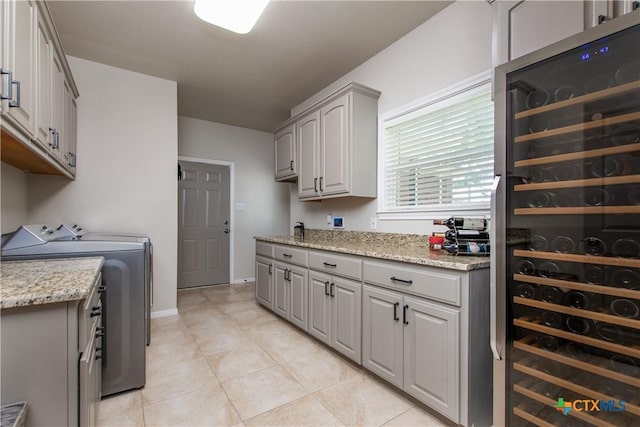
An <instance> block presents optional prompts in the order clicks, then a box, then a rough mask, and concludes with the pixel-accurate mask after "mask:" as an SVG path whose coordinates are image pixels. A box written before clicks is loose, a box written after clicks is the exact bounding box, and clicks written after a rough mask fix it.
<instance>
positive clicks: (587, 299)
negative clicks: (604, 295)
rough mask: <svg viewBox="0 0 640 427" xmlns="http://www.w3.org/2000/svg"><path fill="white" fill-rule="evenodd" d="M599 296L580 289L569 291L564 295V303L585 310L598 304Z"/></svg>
mask: <svg viewBox="0 0 640 427" xmlns="http://www.w3.org/2000/svg"><path fill="white" fill-rule="evenodd" d="M598 300H599V298H598V297H597V296H596V294H592V293H589V292H582V291H569V292H567V294H566V295H565V301H566V304H567V305H568V306H569V307H574V308H580V309H582V310H586V309H588V308H593V307H595V306H597V305H598Z"/></svg>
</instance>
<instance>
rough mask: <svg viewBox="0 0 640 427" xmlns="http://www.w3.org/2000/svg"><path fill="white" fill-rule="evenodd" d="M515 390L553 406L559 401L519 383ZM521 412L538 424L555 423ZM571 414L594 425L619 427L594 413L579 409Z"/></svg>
mask: <svg viewBox="0 0 640 427" xmlns="http://www.w3.org/2000/svg"><path fill="white" fill-rule="evenodd" d="M513 390H514V391H516V392H517V393H520V394H521V395H523V396H526V397H529V398H531V399H534V400H536V401H538V402H540V403H543V404H545V405H547V406H549V407H551V408H553V406H554V405H556V404H557V403H558V402H557V401H554V400H553V399H550V398H548V397H547V396H542V395H540V394H538V393H536V392H533V391H531V390H529V389H528V388H526V387H523V386H521V385H519V384H514V386H513ZM513 409H514V413H515V411H516V409H519V408H517V407H516V408H513ZM519 410H520V411H521V412H523V413H524V414H526V418H525V417H522V415H520V414H517V415H518V416H519V417H522V418H525V419H526V420H527V421H529V422H532V423H534V424H536V425H539V426H554V424H549V423H548V422H546V421H543V420H541V419H540V418H538V417H536V416H535V415H532V414H529V413H528V412H526V411H524V410H522V409H519ZM568 415H569V416H573V417H575V418H578V419H580V420H582V421H586V422H588V423H589V424H592V425H594V426H598V427H617V426H615V425H614V424H609V423H608V422H606V421H604V420H600V419H598V418H596V417H594V416H593V415H589V414H588V413H586V412H578V411H569V414H568Z"/></svg>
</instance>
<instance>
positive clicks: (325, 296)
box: [309, 271, 331, 345]
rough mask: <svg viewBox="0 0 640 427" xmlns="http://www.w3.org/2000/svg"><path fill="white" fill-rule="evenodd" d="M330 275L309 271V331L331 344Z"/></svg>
mask: <svg viewBox="0 0 640 427" xmlns="http://www.w3.org/2000/svg"><path fill="white" fill-rule="evenodd" d="M330 284H331V277H329V276H327V275H326V274H321V273H316V272H314V271H310V272H309V333H310V334H311V335H313V336H314V337H316V338H317V339H319V340H320V341H322V342H323V343H325V344H327V345H331V296H330V294H329V285H330Z"/></svg>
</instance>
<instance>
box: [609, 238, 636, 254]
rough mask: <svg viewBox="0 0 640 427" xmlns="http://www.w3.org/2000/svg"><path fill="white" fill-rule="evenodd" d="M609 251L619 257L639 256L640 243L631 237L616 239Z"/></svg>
mask: <svg viewBox="0 0 640 427" xmlns="http://www.w3.org/2000/svg"><path fill="white" fill-rule="evenodd" d="M611 252H613V255H615V256H617V257H620V258H640V243H638V242H636V241H635V240H632V239H618V240H616V241H615V243H614V244H613V246H612V247H611Z"/></svg>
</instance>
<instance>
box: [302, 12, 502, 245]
mask: <svg viewBox="0 0 640 427" xmlns="http://www.w3.org/2000/svg"><path fill="white" fill-rule="evenodd" d="M490 68H491V6H490V5H489V4H488V3H486V2H484V1H457V2H455V3H453V4H452V5H451V6H449V7H447V8H446V9H444V10H443V11H441V12H440V13H438V14H437V15H436V16H434V17H433V18H431V19H430V20H428V21H426V22H425V23H424V24H422V25H421V26H419V27H418V28H416V29H415V30H414V31H412V32H411V33H409V34H407V35H406V36H405V37H403V38H402V39H400V40H398V41H397V42H395V43H394V44H392V45H390V46H389V47H388V48H386V49H385V50H383V51H382V52H380V53H378V54H377V55H375V56H374V57H372V58H371V59H369V60H368V61H367V62H365V63H363V64H362V65H360V66H359V67H357V68H355V69H354V70H352V71H351V72H349V73H347V74H346V75H344V76H343V77H341V78H340V79H338V80H337V81H335V82H334V83H332V84H331V85H329V86H328V87H326V88H325V89H323V90H322V91H320V92H318V93H317V94H315V95H314V96H313V97H311V98H309V99H308V100H306V101H304V102H303V103H301V104H300V105H298V106H296V107H294V108H293V109H292V110H291V114H292V115H296V114H298V113H299V112H301V111H303V110H304V109H306V108H308V107H309V106H311V105H312V104H313V103H315V102H317V101H318V100H320V99H321V98H323V97H325V96H327V95H328V94H330V93H331V92H333V91H335V90H336V89H338V88H339V87H341V86H343V85H345V84H347V83H349V82H351V81H355V82H358V83H362V84H364V85H367V86H370V87H372V88H374V89H377V90H379V91H381V92H382V95H381V96H380V99H379V102H378V113H379V114H383V113H385V112H388V111H391V110H394V109H397V108H399V107H402V106H403V105H406V104H408V103H410V102H412V101H415V100H417V99H420V98H423V97H425V96H427V95H430V94H432V93H434V92H437V91H438V90H441V89H443V88H446V87H448V86H451V85H453V84H455V83H457V82H460V81H462V80H464V79H466V78H469V77H472V76H474V75H476V74H479V73H481V72H483V71H486V70H489V69H490ZM296 191H297V190H296V188H295V186H293V189H292V192H291V224H290V227H292V224H293V223H295V221H301V220H302V221H304V222H305V225H306V226H307V227H309V228H328V226H327V224H326V215H327V214H329V213H331V214H333V215H344V216H345V217H346V219H345V224H346V228H347V229H349V230H361V231H362V230H369V220H370V218H371V217H375V216H376V210H377V206H378V201H377V200H363V199H344V198H342V199H340V198H339V199H333V200H325V201H323V202H322V203H309V202H299V201H298V200H297V193H296ZM432 230H433V227H432V225H430V224H428V221H378V230H377V231H383V232H395V233H418V234H427V233H430V232H431V231H432Z"/></svg>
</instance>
